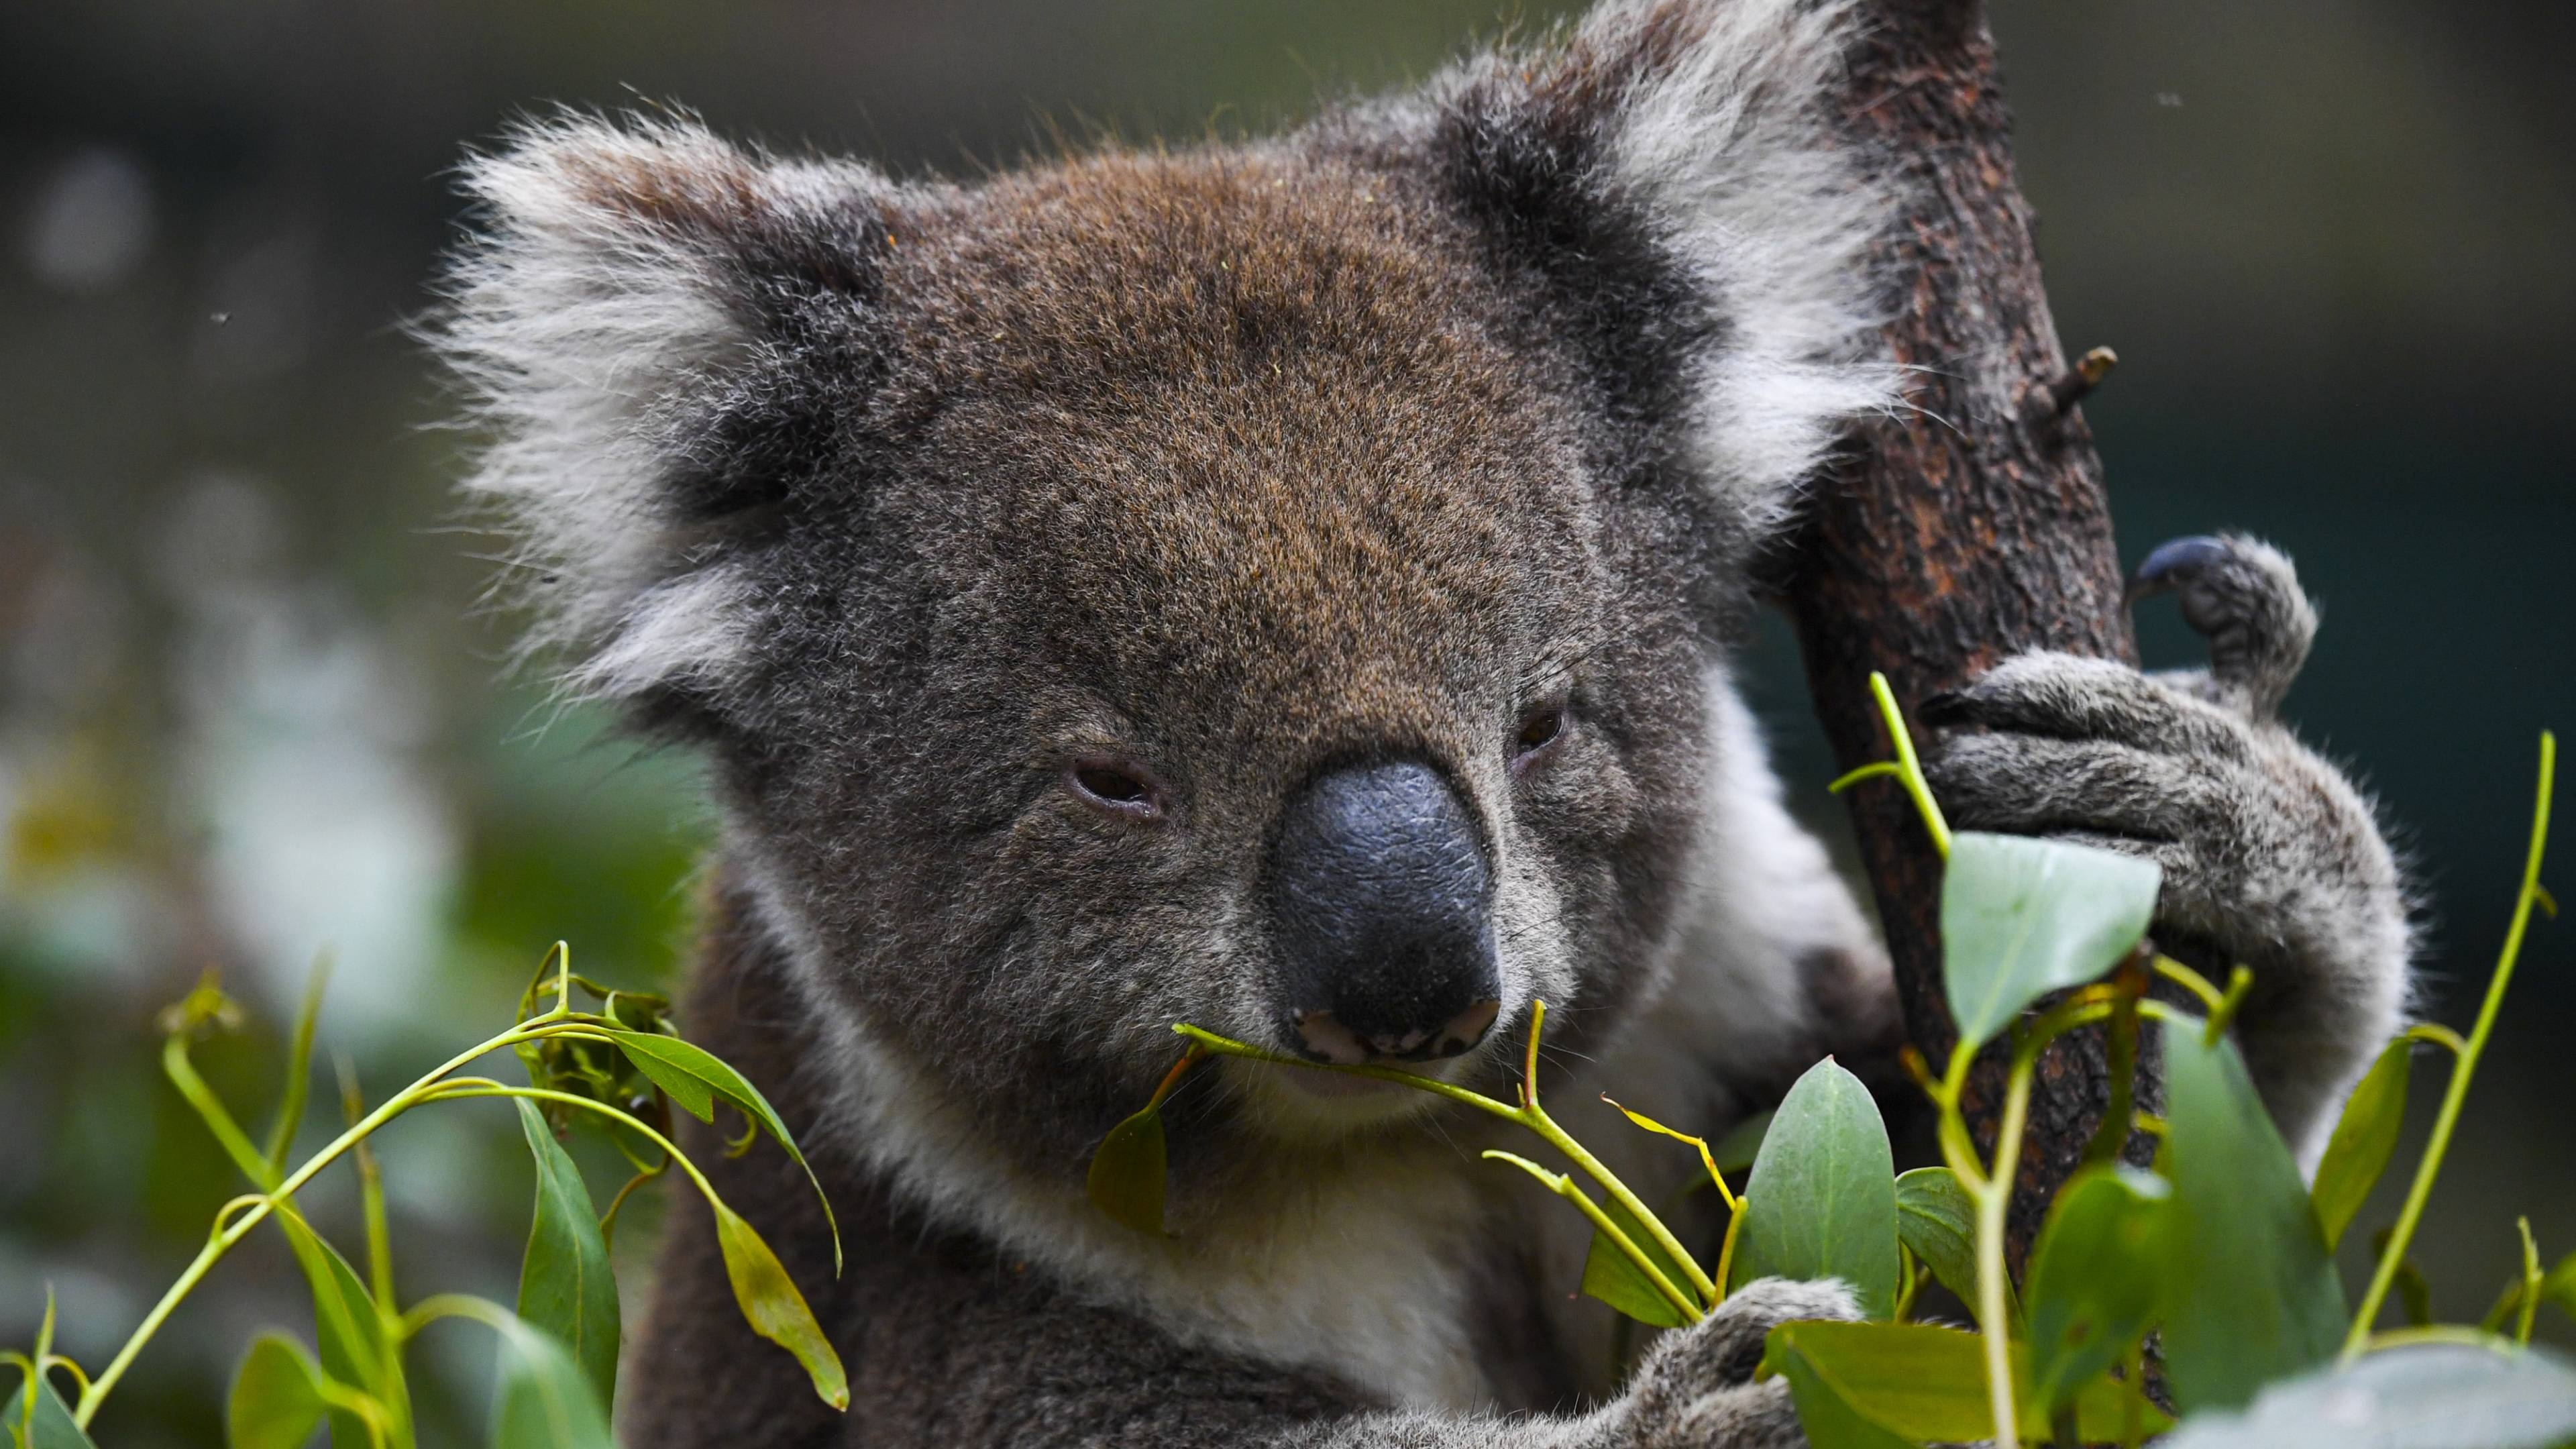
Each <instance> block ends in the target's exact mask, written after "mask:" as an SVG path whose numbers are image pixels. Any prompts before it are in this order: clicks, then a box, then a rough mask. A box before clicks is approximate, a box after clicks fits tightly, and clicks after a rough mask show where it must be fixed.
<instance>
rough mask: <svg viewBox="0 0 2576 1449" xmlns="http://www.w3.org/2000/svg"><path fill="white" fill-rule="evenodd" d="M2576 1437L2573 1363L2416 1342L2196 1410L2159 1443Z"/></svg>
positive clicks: (2400, 1445) (2394, 1443)
mask: <svg viewBox="0 0 2576 1449" xmlns="http://www.w3.org/2000/svg"><path fill="white" fill-rule="evenodd" d="M2571 1440H2576V1366H2571V1365H2570V1364H2569V1362H2568V1361H2567V1360H2566V1359H2565V1358H2563V1357H2561V1356H2559V1355H2557V1354H2555V1353H2552V1352H2549V1351H2548V1350H2546V1349H2537V1348H2535V1349H2529V1350H2525V1351H2521V1352H2515V1353H2502V1352H2497V1351H2495V1350H2491V1349H2485V1348H2478V1347H2473V1346H2471V1345H2468V1344H2450V1343H2422V1344H2410V1345H2407V1346H2406V1347H2403V1348H2391V1349H2383V1350H2381V1351H2379V1352H2377V1353H2373V1354H2368V1355H2366V1356H2364V1357H2363V1358H2361V1359H2360V1360H2359V1361H2357V1362H2355V1363H2354V1364H2352V1365H2351V1366H2350V1367H2348V1368H2343V1369H2338V1370H2331V1371H2326V1372H2319V1373H2313V1374H2309V1375H2306V1376H2305V1377H2301V1378H2296V1379H2292V1380H2289V1381H2288V1382H2285V1383H2278V1384H2274V1385H2272V1386H2270V1387H2268V1388H2266V1389H2265V1390H2264V1391H2263V1392H2262V1394H2261V1395H2260V1396H2258V1397H2257V1398H2256V1399H2255V1400H2254V1401H2253V1404H2252V1406H2251V1407H2250V1408H2248V1409H2246V1410H2245V1411H2243V1412H2241V1413H2196V1414H2192V1415H2190V1416H2188V1417H2186V1418H2185V1419H2184V1420H2183V1425H2182V1428H2181V1429H2180V1430H2179V1431H2177V1432H2176V1433H2175V1434H2174V1436H2173V1437H2172V1438H2170V1439H2167V1440H2165V1441H2164V1442H2163V1445H2162V1449H2550V1446H2555V1445H2562V1444H2566V1443H2568V1442H2570V1441H2571Z"/></svg>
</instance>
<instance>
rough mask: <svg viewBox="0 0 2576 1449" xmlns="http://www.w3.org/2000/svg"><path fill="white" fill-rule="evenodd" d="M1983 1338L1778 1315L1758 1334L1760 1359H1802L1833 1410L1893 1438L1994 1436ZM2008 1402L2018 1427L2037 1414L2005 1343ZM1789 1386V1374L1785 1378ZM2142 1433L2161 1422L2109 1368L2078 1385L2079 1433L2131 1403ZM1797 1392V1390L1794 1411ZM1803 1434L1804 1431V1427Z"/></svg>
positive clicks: (2119, 1426) (1944, 1440)
mask: <svg viewBox="0 0 2576 1449" xmlns="http://www.w3.org/2000/svg"><path fill="white" fill-rule="evenodd" d="M1985 1352H1986V1351H1985V1345H1984V1343H1983V1341H1982V1340H1980V1339H1979V1338H1978V1336H1977V1335H1976V1334H1973V1333H1967V1332H1963V1331H1961V1330H1959V1329H1956V1328H1942V1327H1939V1326H1937V1325H1934V1324H1929V1323H1827V1322H1806V1323H1784V1324H1782V1325H1780V1326H1779V1327H1778V1328H1775V1329H1773V1330H1771V1334H1770V1337H1769V1338H1768V1339H1767V1340H1765V1342H1764V1357H1763V1366H1764V1367H1765V1368H1766V1369H1768V1370H1770V1371H1772V1372H1775V1373H1788V1372H1790V1371H1791V1368H1792V1366H1793V1365H1794V1364H1795V1363H1796V1362H1798V1361H1800V1360H1803V1361H1805V1363H1806V1364H1807V1365H1808V1366H1809V1368H1810V1369H1811V1370H1812V1371H1813V1372H1815V1373H1816V1374H1817V1375H1818V1376H1819V1378H1820V1379H1821V1380H1822V1381H1823V1382H1824V1383H1825V1384H1826V1385H1828V1386H1830V1388H1831V1389H1832V1390H1833V1392H1834V1394H1835V1397H1836V1398H1837V1399H1838V1400H1839V1401H1840V1406H1841V1408H1842V1409H1843V1410H1845V1411H1847V1412H1848V1413H1850V1414H1851V1415H1852V1416H1854V1417H1856V1418H1859V1419H1861V1420H1864V1421H1865V1422H1867V1423H1868V1424H1870V1425H1871V1426H1873V1427H1875V1428H1877V1429H1878V1430H1879V1431H1881V1432H1883V1433H1887V1434H1891V1435H1895V1436H1897V1438H1898V1440H1899V1442H1910V1443H1925V1442H1929V1443H1941V1444H1968V1443H1975V1442H1978V1441H1981V1440H1988V1439H1992V1438H1993V1437H1994V1432H1995V1428H1994V1414H1993V1412H1992V1411H1993V1401H1992V1399H1991V1398H1990V1397H1989V1396H1988V1394H1987V1392H1986V1358H1985ZM2012 1366H2013V1382H2014V1387H2015V1389H2016V1390H2017V1392H2016V1394H2015V1402H2016V1404H2018V1405H2019V1406H2020V1407H2019V1408H2018V1410H2017V1412H2018V1414H2019V1417H2020V1419H2021V1421H2022V1423H2023V1424H2024V1426H2025V1427H2026V1428H2035V1427H2036V1426H2038V1425H2041V1424H2044V1423H2046V1422H2047V1420H2046V1417H2045V1416H2044V1415H2042V1414H2041V1413H2040V1412H2039V1407H2038V1405H2037V1403H2036V1402H2035V1401H2034V1400H2033V1399H2032V1398H2031V1395H2030V1393H2029V1390H2028V1378H2029V1363H2028V1359H2027V1355H2026V1353H2025V1351H2024V1349H2023V1346H2022V1345H2020V1344H2014V1345H2013V1346H2012ZM1790 1391H1791V1393H1792V1394H1796V1392H1797V1389H1796V1379H1795V1378H1794V1377H1793V1378H1792V1379H1791V1390H1790ZM2133 1402H2134V1403H2135V1406H2136V1408H2137V1411H2138V1413H2139V1415H2140V1420H2139V1422H2140V1425H2141V1427H2143V1428H2144V1429H2145V1430H2146V1432H2148V1433H2151V1434H2152V1433H2157V1432H2160V1431H2162V1430H2163V1429H2165V1428H2167V1427H2169V1426H2170V1421H2169V1420H2168V1419H2166V1417H2165V1416H2164V1415H2163V1414H2161V1413H2159V1412H2157V1410H2156V1409H2155V1406H2154V1405H2152V1404H2146V1403H2143V1402H2137V1401H2134V1400H2133V1397H2132V1395H2131V1394H2130V1392H2129V1390H2128V1389H2127V1388H2126V1387H2125V1386H2124V1385H2121V1384H2119V1383H2116V1382H2114V1381H2112V1380H2111V1379H2109V1378H2096V1379H2094V1380H2092V1381H2091V1382H2089V1383H2087V1384H2085V1385H2084V1391H2083V1392H2082V1393H2081V1394H2080V1395H2078V1396H2077V1398H2076V1424H2077V1429H2078V1432H2079V1433H2080V1435H2081V1437H2082V1438H2084V1439H2085V1440H2087V1441H2088V1442H2100V1441H2105V1440H2116V1439H2119V1438H2120V1437H2122V1434H2123V1432H2124V1428H2125V1425H2124V1417H2125V1415H2126V1414H2127V1412H2128V1411H2129V1409H2130V1407H2131V1405H2132V1403H2133ZM1806 1409H1807V1400H1806V1399H1805V1397H1804V1396H1800V1397H1799V1399H1798V1410H1799V1416H1800V1418H1801V1420H1802V1421H1803V1420H1804V1418H1805V1415H1806ZM1810 1437H1811V1438H1812V1437H1813V1432H1812V1430H1811V1431H1810Z"/></svg>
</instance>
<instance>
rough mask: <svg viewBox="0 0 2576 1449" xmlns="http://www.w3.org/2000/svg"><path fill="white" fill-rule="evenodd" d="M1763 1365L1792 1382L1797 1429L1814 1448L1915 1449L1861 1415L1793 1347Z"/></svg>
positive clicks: (1776, 1339)
mask: <svg viewBox="0 0 2576 1449" xmlns="http://www.w3.org/2000/svg"><path fill="white" fill-rule="evenodd" d="M1783 1327H1784V1328H1785V1327H1787V1325H1783ZM1781 1332H1782V1330H1780V1329H1775V1330H1773V1332H1772V1342H1773V1343H1775V1344H1777V1343H1781V1342H1782V1340H1781ZM1764 1362H1765V1364H1766V1366H1768V1367H1769V1368H1770V1369H1771V1371H1772V1372H1774V1373H1776V1374H1778V1375H1779V1376H1780V1377H1782V1378H1784V1379H1787V1380H1788V1381H1789V1398H1790V1401H1791V1402H1792V1403H1795V1404H1796V1405H1797V1406H1798V1428H1799V1430H1800V1431H1801V1432H1802V1433H1804V1434H1805V1436H1806V1440H1807V1443H1808V1444H1809V1445H1810V1446H1811V1449H1914V1441H1913V1440H1911V1439H1908V1438H1906V1437H1905V1436H1903V1435H1901V1434H1898V1433H1896V1432H1894V1431H1893V1430H1890V1429H1888V1428H1887V1427H1886V1426H1884V1425H1882V1424H1880V1423H1879V1422H1877V1421H1876V1420H1874V1419H1872V1418H1870V1417H1869V1416H1868V1415H1866V1414H1864V1413H1862V1412H1861V1411H1860V1408H1859V1406H1858V1405H1856V1404H1854V1403H1853V1402H1852V1400H1851V1396H1850V1395H1849V1394H1848V1393H1846V1392H1845V1391H1844V1389H1843V1386H1842V1385H1841V1384H1839V1383H1837V1382H1835V1381H1834V1380H1833V1379H1832V1378H1830V1377H1828V1376H1827V1375H1826V1373H1825V1372H1824V1370H1823V1369H1821V1368H1819V1367H1817V1365H1816V1362H1815V1360H1813V1359H1811V1358H1809V1357H1808V1356H1807V1355H1805V1354H1803V1353H1800V1352H1798V1351H1797V1350H1796V1349H1795V1348H1794V1347H1784V1348H1782V1349H1781V1350H1780V1351H1779V1352H1778V1354H1777V1357H1776V1359H1766V1360H1765V1361H1764Z"/></svg>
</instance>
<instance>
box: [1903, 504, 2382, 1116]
mask: <svg viewBox="0 0 2576 1449" xmlns="http://www.w3.org/2000/svg"><path fill="white" fill-rule="evenodd" d="M2166 590H2172V591H2175V592H2178V593H2179V594H2181V596H2182V602H2183V615H2184V618H2185V619H2186V620H2187V621H2188V622H2189V623H2191V624H2192V626H2193V627H2194V628H2196V629H2198V630H2200V631H2201V632H2202V633H2203V634H2204V635H2206V636H2207V637H2208V638H2209V640H2210V642H2211V656H2212V667H2211V668H2210V669H2209V670H2207V671H2206V672H2203V671H2197V670H2194V671H2178V672H2175V673H2170V674H2158V675H2147V674H2142V673H2140V672H2139V671H2137V670H2134V669H2131V668H2128V667H2127V666H2125V665H2120V664H2113V663H2109V662H2107V661H2104V660H2099V659H2082V658H2077V657H2075V656H2072V655H2066V654H2052V653H2034V654H2025V655H2021V656H2018V657H2016V658H2013V659H2009V660H2006V661H2005V662H2004V663H2002V664H2001V665H1998V666H1996V667H1995V668H1994V669H1993V670H1992V671H1990V672H1988V673H1987V674H1986V675H1984V676H1983V677H1982V678H1980V679H1978V680H1977V681H1976V682H1975V683H1974V684H1972V685H1970V686H1969V687H1968V688H1966V689H1964V690H1961V691H1959V692H1957V693H1955V694H1948V695H1938V696H1935V697H1933V698H1932V699H1929V700H1926V701H1924V704H1923V707H1922V710H1921V717H1922V719H1923V721H1924V723H1926V724H1927V725H1931V726H1934V727H1935V728H1937V729H1939V730H1941V731H1942V734H1941V737H1940V738H1939V739H1937V740H1936V741H1935V742H1934V743H1933V745H1932V747H1931V748H1930V750H1929V751H1928V752H1927V755H1926V761H1925V771H1926V774H1927V775H1928V776H1929V777H1930V780H1931V783H1932V789H1933V794H1934V796H1935V797H1936V798H1938V799H1939V800H1940V802H1941V805H1942V808H1943V810H1944V811H1945V812H1947V814H1948V815H1949V817H1950V821H1951V823H1952V824H1953V825H1956V826H1959V827H1961V828H1963V829H1970V830H1999V831H2009V832H2014V833H2018V834H2025V835H2046V836H2054V837H2057V838H2060V839H2066V840H2074V841H2080V842H2083V843H2085V844H2088V845H2098V846H2102V847H2105V848H2108V849H2111V850H2119V851H2125V852H2127V853H2129V854H2132V855H2143V856H2146V857H2149V858H2151V859H2153V860H2155V861H2156V862H2157V863H2159V864H2160V865H2162V866H2163V867H2164V891H2163V894H2162V896H2161V897H2160V899H2159V900H2158V902H2157V907H2156V926H2155V929H2156V931H2157V933H2158V934H2159V935H2161V936H2164V937H2165V938H2166V939H2168V940H2177V939H2178V940H2183V941H2189V942H2194V943H2197V944H2199V945H2202V946H2204V947H2206V948H2208V949H2210V950H2212V951H2214V952H2216V953H2217V955H2218V957H2219V958H2220V959H2223V960H2225V961H2227V962H2229V963H2240V962H2241V963H2243V964H2244V965H2246V966H2249V967H2251V968H2253V970H2254V972H2255V987H2254V992H2253V994H2252V995H2251V996H2250V997H2249V998H2248V1000H2247V1002H2246V1005H2245V1008H2244V1010H2243V1013H2242V1014H2241V1015H2240V1017H2239V1018H2238V1020H2239V1023H2240V1037H2241V1039H2242V1041H2243V1044H2244V1047H2245V1052H2246V1057H2247V1063H2248V1065H2249V1067H2250V1068H2251V1069H2252V1071H2253V1074H2254V1078H2255V1081H2256V1083H2257V1084H2258V1085H2259V1086H2260V1087H2261V1088H2262V1089H2263V1093H2264V1098H2265V1101H2266V1102H2267V1103H2268V1104H2269V1105H2270V1107H2271V1109H2272V1113H2273V1116H2274V1117H2275V1119H2276V1120H2277V1121H2278V1122H2279V1123H2280V1126H2281V1130H2282V1133H2283V1135H2284V1136H2285V1137H2287V1138H2288V1139H2289V1140H2290V1142H2291V1143H2292V1144H2293V1146H2294V1147H2295V1146H2298V1145H2300V1144H2302V1143H2303V1142H2304V1141H2305V1140H2306V1138H2307V1136H2308V1135H2309V1133H2310V1131H2311V1129H2312V1128H2313V1127H2314V1126H2315V1125H2316V1124H2317V1122H2318V1119H2319V1118H2320V1117H2321V1116H2322V1115H2323V1114H2324V1112H2325V1110H2326V1109H2327V1108H2328V1107H2329V1106H2330V1105H2331V1104H2332V1103H2333V1102H2335V1101H2336V1100H2337V1099H2338V1098H2339V1097H2340V1095H2341V1093H2342V1092H2343V1091H2344V1090H2345V1089H2346V1088H2348V1087H2349V1086H2350V1084H2351V1082H2352V1080H2353V1078H2354V1077H2355V1076H2356V1075H2357V1074H2358V1073H2359V1071H2360V1070H2361V1069H2362V1068H2363V1067H2364V1066H2366V1065H2367V1062H2368V1059H2369V1056H2370V1054H2371V1053H2372V1052H2373V1051H2375V1050H2376V1049H2377V1047H2378V1045H2379V1043H2380V1042H2381V1041H2382V1040H2384V1039H2385V1038H2386V1037H2387V1036H2388V1035H2389V1034H2390V1033H2391V1032H2393V1031H2394V1030H2396V1028H2397V1026H2398V1024H2399V1021H2400V1018H2401V1016H2402V1014H2403V1011H2404V1008H2405V1004H2406V996H2407V957H2408V950H2409V941H2408V928H2407V923H2406V896H2405V888H2404V885H2403V882H2402V880H2401V877H2400V874H2399V871H2398V867H2397V862H2396V859H2395V857H2394V855H2393V854H2392V853H2391V852H2390V850H2389V848H2388V845H2387V843H2386V841H2385V840H2384V839H2383V838H2382V837H2381V834H2380V830H2379V824H2378V821H2377V819H2376V817H2375V816H2374V814H2373V812H2372V810H2371V808H2370V805H2369V803H2368V802H2367V801H2366V800H2364V799H2363V798H2362V796H2361V794H2360V793H2359V792H2358V791H2356V790H2355V789H2354V788H2353V787H2352V785H2351V783H2350V782H2349V781H2347V780H2346V779H2345V778H2344V776H2343V774H2342V772H2341V771H2339V770H2337V769H2336V768H2335V767H2334V766H2333V765H2331V764H2328V763H2327V762H2326V761H2325V760H2323V759H2322V758H2320V757H2318V756H2317V755H2316V754H2314V753H2313V752H2311V751H2310V750H2308V749H2307V748H2306V747H2305V746H2303V745H2301V744H2300V743H2299V742H2298V740H2297V739H2296V738H2295V737H2294V736H2292V734H2291V733H2290V732H2289V730H2287V729H2286V728H2284V727H2282V726H2281V725H2280V724H2278V723H2277V722H2275V721H2274V720H2273V718H2272V711H2273V708H2274V707H2275V706H2276V705H2277V704H2278V703H2279V701H2280V699H2281V695H2282V693H2283V692H2284V691H2286V690H2287V689H2288V688H2289V684H2290V681H2291V679H2292V678H2293V677H2295V676H2296V674H2297V672H2298V666H2299V664H2300V662H2301V661H2302V660H2304V659H2305V657H2306V655H2307V648H2308V642H2309V639H2310V637H2311V636H2312V635H2313V634H2314V632H2315V628H2316V614H2315V611H2314V610H2313V609H2312V608H2311V607H2310V605H2309V603H2308V600H2307V597H2306V595H2305V594H2303V593H2301V592H2300V591H2299V585H2298V576H2297V574H2296V573H2295V572H2294V571H2293V570H2292V569H2291V567H2290V562H2289V560H2288V559H2286V558H2284V557H2282V556H2281V555H2280V554H2279V553H2277V552H2275V551H2274V550H2272V549H2270V548H2267V547H2265V546H2264V545H2262V544H2259V543H2255V542H2252V541H2250V540H2246V539H2240V538H2194V539H2183V540H2179V541H2177V542H2175V543H2170V544H2167V545H2165V546H2164V547H2162V548H2159V549H2157V550H2155V551H2154V552H2153V553H2151V554H2149V555H2148V556H2147V560H2146V562H2145V563H2144V564H2142V565H2140V567H2139V572H2138V576H2137V579H2136V580H2135V582H2134V583H2133V585H2132V593H2133V595H2135V594H2139V593H2154V592H2163V591H2166Z"/></svg>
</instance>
